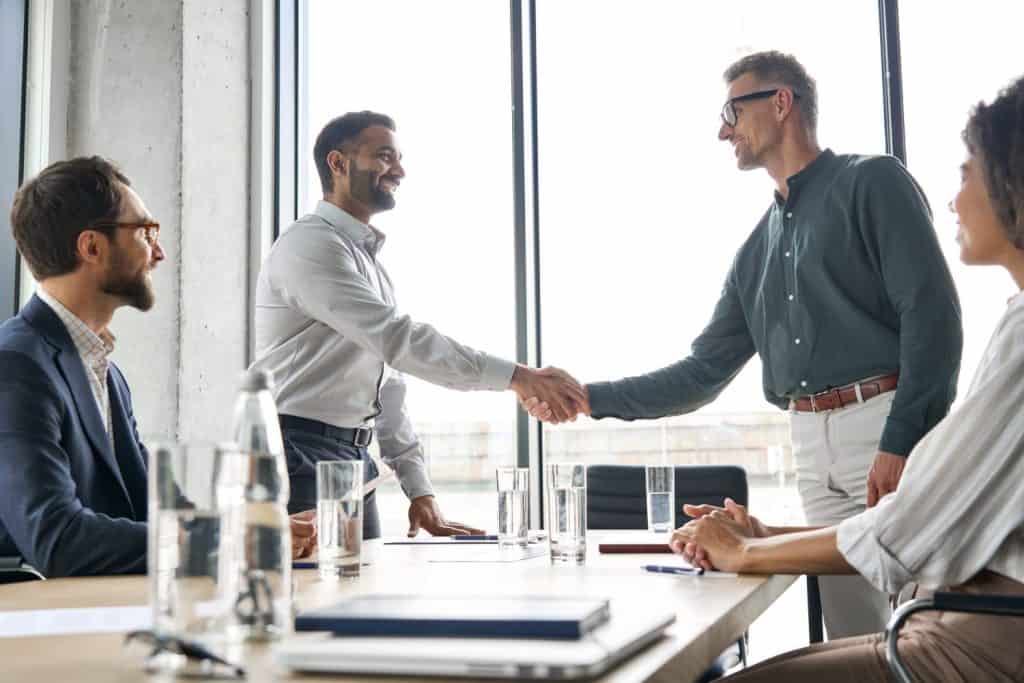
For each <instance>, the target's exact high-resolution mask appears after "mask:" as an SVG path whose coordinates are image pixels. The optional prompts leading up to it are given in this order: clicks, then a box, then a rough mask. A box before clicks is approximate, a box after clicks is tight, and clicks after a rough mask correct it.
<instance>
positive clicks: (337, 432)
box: [278, 415, 373, 448]
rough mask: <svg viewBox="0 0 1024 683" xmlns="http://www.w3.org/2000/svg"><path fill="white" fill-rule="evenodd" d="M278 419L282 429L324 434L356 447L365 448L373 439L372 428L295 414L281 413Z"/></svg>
mask: <svg viewBox="0 0 1024 683" xmlns="http://www.w3.org/2000/svg"><path fill="white" fill-rule="evenodd" d="M278 420H279V421H280V423H281V428H282V429H297V430H298V431H300V432H309V433H311V434H318V435H320V436H326V437H328V438H331V439H337V440H338V441H343V442H345V443H347V444H349V445H352V446H356V447H357V448H366V447H367V446H369V445H370V442H371V441H373V430H372V429H364V428H362V427H355V428H353V427H335V426H334V425H329V424H327V423H326V422H320V421H319V420H310V419H309V418H305V417H296V416H295V415H281V416H279V418H278Z"/></svg>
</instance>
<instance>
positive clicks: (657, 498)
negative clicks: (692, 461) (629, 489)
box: [647, 465, 676, 534]
mask: <svg viewBox="0 0 1024 683" xmlns="http://www.w3.org/2000/svg"><path fill="white" fill-rule="evenodd" d="M675 494H676V482H675V470H674V469H673V468H672V466H671V465H665V466H662V465H651V466H648V467H647V530H648V531H650V532H652V533H659V534H660V533H666V532H669V531H672V529H674V528H675V515H674V514H673V513H672V505H673V500H674V499H675Z"/></svg>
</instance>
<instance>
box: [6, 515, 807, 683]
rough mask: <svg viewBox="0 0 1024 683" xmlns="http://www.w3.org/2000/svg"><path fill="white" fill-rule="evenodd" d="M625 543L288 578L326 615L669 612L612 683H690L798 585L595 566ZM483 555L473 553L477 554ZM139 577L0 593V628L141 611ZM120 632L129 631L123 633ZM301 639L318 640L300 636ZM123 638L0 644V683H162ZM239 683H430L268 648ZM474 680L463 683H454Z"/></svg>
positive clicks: (440, 551)
mask: <svg viewBox="0 0 1024 683" xmlns="http://www.w3.org/2000/svg"><path fill="white" fill-rule="evenodd" d="M622 538H624V536H623V534H622V533H621V532H588V550H587V558H586V563H585V564H583V565H580V566H565V565H552V564H551V563H550V561H549V559H548V558H547V555H546V554H545V555H544V556H543V557H537V558H532V559H527V560H522V561H518V562H509V563H460V562H447V561H440V562H439V561H437V560H438V558H439V557H440V558H441V559H442V560H443V559H444V557H445V556H444V553H445V552H447V551H448V550H449V549H448V548H439V547H437V546H432V545H390V544H385V543H383V542H382V541H381V540H374V541H367V542H366V543H365V544H364V551H363V561H364V563H368V566H364V567H363V568H362V574H361V576H360V577H358V578H356V579H342V580H321V579H320V577H319V574H318V572H317V570H315V569H301V570H295V571H294V578H295V581H294V583H295V598H294V599H295V602H296V606H297V608H298V609H300V610H301V609H307V608H313V607H321V606H326V605H330V604H332V603H334V602H337V601H338V600H339V599H341V598H343V597H346V596H352V595H356V594H359V593H407V594H413V593H415V594H421V595H424V594H433V595H453V594H470V595H472V594H477V595H479V594H490V595H562V596H568V595H573V596H589V597H605V598H609V599H610V600H611V601H612V603H611V604H612V618H613V619H614V614H615V606H616V605H629V606H630V607H631V608H636V607H638V606H644V605H650V607H651V609H657V610H666V609H667V610H671V611H674V612H675V614H676V621H675V623H674V624H673V625H672V626H671V627H670V628H669V629H668V630H667V631H666V634H665V636H664V637H662V638H660V639H659V640H658V641H656V642H655V643H653V644H652V645H650V646H649V647H647V648H645V649H644V650H642V651H640V652H638V653H636V654H635V655H633V656H632V657H630V658H628V659H626V660H625V661H623V662H621V663H620V664H618V665H617V666H615V667H614V668H612V669H610V670H609V671H608V672H606V673H605V674H604V675H602V676H600V677H599V678H598V679H596V680H599V681H602V682H608V683H625V682H627V681H629V682H633V681H656V682H661V681H666V682H667V681H671V683H687V682H688V681H692V680H693V679H694V678H695V677H697V676H698V675H699V674H700V673H701V672H702V671H704V670H705V669H706V668H707V667H708V666H709V665H710V664H711V663H712V662H713V661H714V659H715V658H716V657H717V656H718V655H719V654H721V652H722V651H723V650H725V649H726V648H727V647H728V646H729V645H730V644H731V643H732V642H734V641H735V640H736V639H737V638H738V637H739V636H740V635H741V634H742V633H743V632H744V631H745V630H746V629H747V628H748V627H749V626H750V624H751V623H752V622H753V621H754V620H755V619H756V618H757V617H758V616H759V615H760V614H761V613H762V612H764V610H765V609H766V608H767V607H768V606H769V605H771V603H772V602H774V601H775V600H776V599H777V598H778V597H779V596H780V595H782V593H783V592H784V591H785V590H786V589H787V588H788V587H789V586H790V585H791V584H792V583H793V582H794V580H795V579H796V578H797V577H794V576H782V575H779V576H769V577H761V576H739V577H732V578H705V577H700V578H698V577H692V576H675V575H668V574H652V573H647V572H644V571H642V570H641V569H640V567H641V565H644V564H659V563H660V564H668V563H671V562H673V561H677V558H675V557H673V556H669V555H657V554H649V555H641V554H600V553H598V549H597V546H598V543H599V542H600V541H601V540H620V539H622ZM478 547H479V546H478ZM146 592H147V580H146V577H145V576H120V577H95V578H69V579H51V580H47V581H35V582H30V583H16V584H7V585H0V619H2V618H3V613H5V612H9V611H12V610H47V609H59V608H98V607H114V606H130V605H134V606H141V605H145V604H146V600H147V595H146ZM125 630H127V629H125ZM296 637H317V634H301V635H299V636H296ZM123 641H124V636H123V634H121V633H88V634H73V635H44V636H38V635H37V636H27V637H25V636H23V637H0V662H2V664H0V680H3V681H80V682H83V683H92V682H96V683H99V682H101V681H102V682H103V683H117V682H121V681H125V682H127V681H146V680H161V678H160V677H159V676H149V675H147V674H146V673H145V672H144V671H143V669H142V660H141V658H140V656H139V654H138V651H131V650H126V649H125V648H124V646H123ZM237 654H238V655H239V657H240V660H241V661H240V662H239V663H241V664H242V665H243V666H244V667H245V668H246V669H247V671H248V677H247V679H246V680H248V681H251V682H254V683H259V682H262V681H283V680H288V681H290V680H316V681H329V680H343V681H377V682H378V683H379V682H380V681H382V680H384V681H406V680H417V681H431V680H433V681H435V682H436V681H437V680H438V679H430V678H410V677H408V676H404V675H403V676H401V677H400V678H399V677H385V678H382V677H380V676H370V675H366V676H358V675H345V676H332V675H322V674H318V675H315V676H314V675H301V674H297V673H292V672H289V671H287V670H285V669H282V668H281V667H280V666H279V665H278V664H277V663H276V662H275V660H274V657H273V654H272V646H269V645H267V644H263V643H247V644H245V645H244V646H241V650H240V652H239V653H237ZM460 680H470V679H460Z"/></svg>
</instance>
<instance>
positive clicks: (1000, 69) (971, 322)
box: [900, 0, 1024, 400]
mask: <svg viewBox="0 0 1024 683" xmlns="http://www.w3.org/2000/svg"><path fill="white" fill-rule="evenodd" d="M1022 25H1024V3H1019V2H1003V1H1002V0H979V1H978V2H973V3H971V4H970V5H966V4H965V5H959V4H958V5H955V6H954V5H948V6H947V5H938V4H936V3H933V2H928V1H927V0H901V2H900V34H901V40H902V45H903V76H904V78H903V82H904V86H903V88H904V97H905V109H906V120H907V165H908V167H909V168H910V171H911V172H912V173H913V174H914V176H915V177H916V178H917V179H918V181H919V182H920V183H921V185H922V186H923V187H924V190H925V193H926V194H927V195H928V199H929V200H930V201H931V206H932V211H933V212H934V213H935V228H936V230H937V231H938V234H939V241H940V242H941V243H942V246H943V249H944V250H945V253H946V260H947V261H949V264H950V268H951V270H952V271H953V279H954V280H955V282H956V285H957V290H958V292H959V293H960V303H961V306H962V308H963V321H964V355H963V363H962V364H961V366H960V368H961V369H960V387H959V392H958V400H961V399H963V397H964V394H965V393H966V392H967V388H968V386H969V383H970V380H971V378H972V377H973V376H974V371H975V369H976V368H977V367H978V361H979V360H980V359H981V354H982V352H983V351H984V350H985V345H986V344H987V343H988V340H989V337H990V336H991V334H992V331H993V330H994V329H995V325H996V321H998V320H999V318H1000V317H1001V316H1002V314H1003V312H1004V311H1005V310H1006V300H1007V299H1008V298H1009V297H1010V296H1011V295H1012V294H1013V293H1014V292H1015V291H1016V287H1015V286H1014V284H1013V281H1012V280H1011V279H1010V278H1009V277H1008V276H1007V275H1006V272H1005V271H1004V270H1003V269H1002V268H977V267H967V266H965V265H963V264H962V263H961V262H960V248H959V246H958V245H957V243H956V232H957V226H956V219H955V216H954V215H953V214H952V213H951V212H950V211H949V202H950V200H952V199H953V197H954V196H955V195H956V192H957V190H958V188H959V186H960V170H959V168H960V164H961V163H962V162H963V160H964V156H965V148H964V145H963V142H961V140H960V132H961V131H962V130H963V129H964V124H966V123H967V116H968V113H969V111H970V108H971V106H973V105H974V104H975V103H977V102H978V101H979V100H985V101H989V102H990V101H991V100H992V99H993V98H995V96H996V93H997V92H998V91H999V89H1000V88H1002V87H1003V86H1006V85H1008V84H1009V82H1010V81H1011V80H1013V79H1014V78H1018V77H1020V76H1021V75H1022V73H1024V66H1022V62H1021V59H1020V47H1019V43H1020V39H1019V35H1018V34H1019V29H1020V26H1022Z"/></svg>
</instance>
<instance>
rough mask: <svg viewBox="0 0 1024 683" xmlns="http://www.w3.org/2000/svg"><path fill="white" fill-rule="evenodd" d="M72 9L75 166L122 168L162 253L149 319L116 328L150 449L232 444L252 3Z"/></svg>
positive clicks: (243, 294)
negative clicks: (173, 443) (180, 442)
mask: <svg viewBox="0 0 1024 683" xmlns="http://www.w3.org/2000/svg"><path fill="white" fill-rule="evenodd" d="M70 6H71V9H70V11H71V16H70V47H71V58H70V63H71V68H70V83H69V86H68V90H69V92H68V109H69V111H68V119H67V121H68V135H67V140H68V154H67V156H77V155H82V154H100V155H103V156H105V157H109V158H111V159H113V160H114V161H116V162H117V163H118V164H119V165H120V166H121V168H122V169H123V170H124V171H125V173H126V174H127V175H128V177H129V178H131V179H132V181H133V185H134V186H135V188H136V190H137V191H138V192H139V193H140V195H141V196H142V198H143V199H144V201H145V202H146V204H147V206H148V207H149V209H150V211H151V212H152V213H153V215H154V216H156V218H157V219H158V220H159V221H160V223H161V235H160V238H161V242H162V243H163V245H164V249H165V251H166V252H167V260H166V261H165V262H164V263H163V264H162V265H161V266H160V267H159V268H158V269H157V271H156V273H155V275H154V284H155V288H156V292H157V304H156V306H155V307H154V308H153V310H151V311H150V312H148V313H140V312H137V311H134V310H131V309H127V308H124V309H121V310H120V311H118V313H117V314H116V315H115V317H114V322H113V324H112V326H111V329H112V330H113V332H114V333H115V334H116V335H117V339H118V341H117V350H116V351H115V354H114V360H115V362H117V364H118V365H119V366H120V367H121V369H122V370H123V371H124V373H125V375H126V377H127V378H128V381H129V384H130V385H131V388H132V395H133V399H134V404H135V410H136V416H137V418H138V423H139V429H140V432H141V433H142V434H143V435H145V436H147V437H151V438H174V437H180V438H183V439H212V440H222V439H225V438H227V437H228V436H229V434H228V425H229V424H230V409H231V403H232V400H233V397H234V391H235V385H236V380H237V375H238V373H239V371H241V370H242V369H243V368H244V366H245V363H246V351H247V339H248V332H247V320H248V316H247V305H248V304H247V302H248V293H247V278H246V273H247V270H248V267H249V216H248V212H249V209H248V207H249V191H248V174H249V152H248V149H249V106H250V102H249V93H250V85H249V78H248V55H249V52H248V50H249V21H248V2H246V0H223V1H220V0H218V1H214V0H176V1H171V0H145V1H134V2H129V3H125V2H114V1H113V0H78V1H76V2H73V3H70Z"/></svg>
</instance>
